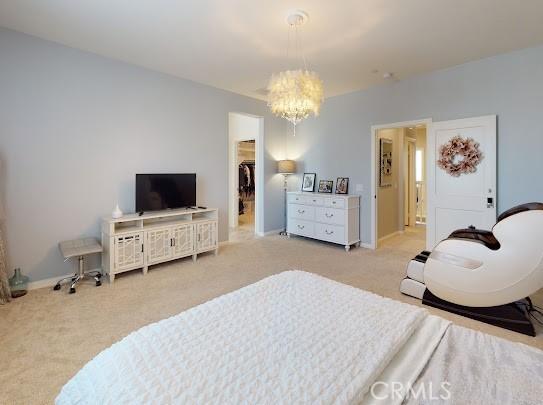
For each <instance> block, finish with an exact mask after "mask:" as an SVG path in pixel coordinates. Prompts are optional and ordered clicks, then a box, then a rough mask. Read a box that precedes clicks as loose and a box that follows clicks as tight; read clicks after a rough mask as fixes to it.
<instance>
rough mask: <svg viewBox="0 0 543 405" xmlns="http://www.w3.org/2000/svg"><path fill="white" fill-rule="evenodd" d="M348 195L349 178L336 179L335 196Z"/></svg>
mask: <svg viewBox="0 0 543 405" xmlns="http://www.w3.org/2000/svg"><path fill="white" fill-rule="evenodd" d="M348 193H349V178H348V177H338V178H337V181H336V194H348Z"/></svg>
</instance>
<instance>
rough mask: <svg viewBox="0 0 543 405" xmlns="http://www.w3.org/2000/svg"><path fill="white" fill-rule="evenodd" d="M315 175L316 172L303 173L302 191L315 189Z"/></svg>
mask: <svg viewBox="0 0 543 405" xmlns="http://www.w3.org/2000/svg"><path fill="white" fill-rule="evenodd" d="M316 177H317V174H316V173H304V177H303V179H302V191H308V192H311V193H312V192H313V191H315V179H316Z"/></svg>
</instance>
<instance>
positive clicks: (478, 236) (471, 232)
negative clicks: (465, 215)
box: [447, 226, 500, 250]
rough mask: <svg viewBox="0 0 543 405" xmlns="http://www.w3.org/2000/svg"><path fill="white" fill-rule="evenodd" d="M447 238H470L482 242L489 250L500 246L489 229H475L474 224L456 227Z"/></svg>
mask: <svg viewBox="0 0 543 405" xmlns="http://www.w3.org/2000/svg"><path fill="white" fill-rule="evenodd" d="M447 239H465V240H472V241H474V242H479V243H482V244H483V245H485V246H486V247H487V248H489V249H491V250H498V249H499V248H500V242H498V240H497V239H496V237H495V236H494V234H493V233H492V232H491V231H485V230H483V229H476V228H475V227H474V226H470V227H469V228H466V229H457V230H456V231H454V232H453V233H451V234H450V235H449V237H448V238H447Z"/></svg>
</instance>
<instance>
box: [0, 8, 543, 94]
mask: <svg viewBox="0 0 543 405" xmlns="http://www.w3.org/2000/svg"><path fill="white" fill-rule="evenodd" d="M296 8H299V9H303V10H305V11H307V12H308V13H309V16H310V20H309V22H308V23H307V24H306V25H305V26H304V27H303V31H302V35H303V41H304V45H305V46H304V48H305V54H306V57H307V59H308V61H309V63H310V67H311V68H313V69H314V70H316V71H317V72H318V73H319V74H320V76H321V78H322V79H323V80H324V84H325V93H326V94H325V95H326V96H327V97H329V96H333V95H337V94H341V93H346V92H350V91H354V90H358V89H364V88H367V87H369V86H372V85H375V84H378V83H380V82H383V81H384V79H383V77H382V73H383V72H387V71H390V72H394V73H395V77H397V78H399V79H402V78H406V77H409V76H413V75H416V74H420V73H423V72H428V71H432V70H435V69H439V68H444V67H448V66H453V65H457V64H460V63H463V62H467V61H470V60H475V59H479V58H482V57H485V56H490V55H495V54H499V53H504V52H508V51H511V50H514V49H519V48H526V47H530V46H535V45H538V44H542V43H543V24H542V23H541V20H542V17H543V1H542V0H409V1H408V0H341V1H340V0H336V1H332V0H297V1H287V0H267V1H265V0H252V1H251V0H245V1H242V0H184V1H182V0H76V1H74V0H46V1H44V0H2V1H1V2H0V26H4V27H7V28H11V29H14V30H17V31H22V32H25V33H28V34H31V35H35V36H38V37H41V38H45V39H48V40H52V41H56V42H59V43H61V44H65V45H68V46H72V47H74V48H79V49H83V50H87V51H90V52H94V53H97V54H100V55H104V56H108V57H111V58H115V59H119V60H122V61H126V62H129V63H133V64H136V65H140V66H144V67H147V68H150V69H154V70H157V71H161V72H165V73H169V74H172V75H175V76H179V77H183V78H186V79H190V80H193V81H196V82H200V83H205V84H208V85H211V86H215V87H219V88H222V89H226V90H231V91H233V92H236V93H241V94H245V95H248V96H251V97H257V98H263V96H262V94H258V92H256V90H257V89H262V88H264V87H266V84H267V80H268V78H269V76H270V74H271V73H272V72H274V71H278V70H282V69H285V68H286V67H287V66H288V62H287V58H286V46H287V33H288V26H287V25H286V22H285V16H286V14H287V12H288V11H289V10H292V9H296ZM290 67H295V66H292V65H291V66H290ZM375 70H378V73H375V72H374V71H375Z"/></svg>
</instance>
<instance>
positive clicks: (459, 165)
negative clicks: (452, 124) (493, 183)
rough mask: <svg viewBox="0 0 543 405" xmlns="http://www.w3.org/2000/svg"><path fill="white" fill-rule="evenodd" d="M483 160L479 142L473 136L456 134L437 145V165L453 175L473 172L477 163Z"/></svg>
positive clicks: (458, 175)
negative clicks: (465, 136)
mask: <svg viewBox="0 0 543 405" xmlns="http://www.w3.org/2000/svg"><path fill="white" fill-rule="evenodd" d="M482 160H483V152H481V150H480V149H479V142H476V141H475V140H474V139H473V138H462V137H461V136H460V135H456V136H454V137H453V138H451V139H450V140H449V142H447V143H446V144H444V145H441V146H440V147H439V159H438V161H437V165H438V166H439V167H440V168H441V169H443V170H445V171H446V172H447V173H448V174H450V175H451V176H453V177H460V175H462V174H469V173H474V172H476V171H477V165H478V164H479V163H481V161H482Z"/></svg>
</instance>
